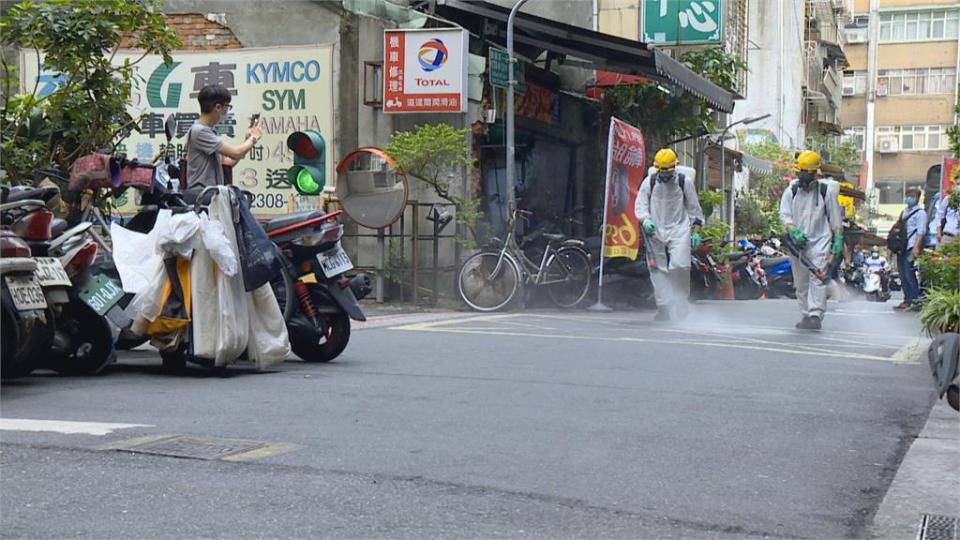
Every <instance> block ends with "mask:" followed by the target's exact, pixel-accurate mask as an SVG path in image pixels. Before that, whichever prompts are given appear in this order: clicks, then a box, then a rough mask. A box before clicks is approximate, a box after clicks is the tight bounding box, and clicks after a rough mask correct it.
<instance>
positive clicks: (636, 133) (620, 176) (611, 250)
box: [603, 118, 647, 260]
mask: <svg viewBox="0 0 960 540" xmlns="http://www.w3.org/2000/svg"><path fill="white" fill-rule="evenodd" d="M646 156H647V151H646V144H645V143H644V141H643V132H641V131H640V130H639V129H638V128H635V127H633V126H631V125H630V124H627V123H626V122H623V121H622V120H618V119H617V118H611V119H610V136H609V139H608V144H607V182H606V195H605V199H606V208H605V209H604V214H603V215H604V223H603V255H604V256H605V257H629V258H630V259H633V260H636V258H637V254H638V253H639V252H640V228H639V225H638V223H637V216H636V215H635V214H634V206H635V204H636V201H637V192H638V191H639V190H640V183H641V182H643V179H644V178H645V177H646V175H647V167H646V161H647V157H646Z"/></svg>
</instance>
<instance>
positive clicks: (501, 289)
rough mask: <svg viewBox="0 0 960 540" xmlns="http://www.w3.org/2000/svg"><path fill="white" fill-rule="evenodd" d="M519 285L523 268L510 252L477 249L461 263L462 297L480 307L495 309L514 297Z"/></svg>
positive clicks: (458, 284) (459, 281)
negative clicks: (478, 250)
mask: <svg viewBox="0 0 960 540" xmlns="http://www.w3.org/2000/svg"><path fill="white" fill-rule="evenodd" d="M519 288H520V269H519V268H517V263H516V262H515V261H514V260H513V258H512V257H510V256H509V255H506V254H504V255H503V257H502V259H501V256H500V252H484V253H477V254H476V255H474V256H473V257H470V258H469V259H467V260H466V261H465V262H464V263H463V266H461V267H460V274H459V276H458V278H457V290H458V291H459V292H460V298H463V301H464V302H465V303H466V304H467V305H468V306H470V307H471V308H473V309H475V310H477V311H496V310H498V309H502V308H503V307H504V306H506V305H507V304H509V303H510V301H511V300H513V297H514V295H516V294H517V290H518V289H519Z"/></svg>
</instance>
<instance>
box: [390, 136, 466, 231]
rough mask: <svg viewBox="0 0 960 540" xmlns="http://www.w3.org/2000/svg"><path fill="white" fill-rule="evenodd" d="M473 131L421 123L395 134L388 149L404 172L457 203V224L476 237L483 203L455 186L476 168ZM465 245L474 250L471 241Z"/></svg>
mask: <svg viewBox="0 0 960 540" xmlns="http://www.w3.org/2000/svg"><path fill="white" fill-rule="evenodd" d="M469 131H470V130H469V129H457V128H454V127H453V126H450V125H449V124H421V125H418V126H415V127H414V128H413V129H412V130H410V131H397V132H394V134H393V137H392V138H391V140H390V144H388V145H387V147H386V148H384V150H385V151H386V152H387V153H388V154H390V156H392V157H393V159H395V160H397V164H398V165H400V168H401V169H403V170H404V172H406V173H407V174H409V175H412V176H415V177H417V178H419V179H420V180H422V181H423V182H425V183H427V184H428V185H429V186H430V187H432V188H433V190H434V191H435V192H436V194H437V196H439V197H440V198H441V199H444V200H445V201H448V202H451V203H453V204H454V206H455V207H456V209H457V212H456V222H457V224H458V225H462V226H464V227H466V228H467V229H468V230H470V232H471V233H473V236H476V227H477V224H478V223H479V221H480V218H481V217H482V216H483V213H482V212H481V211H480V209H479V208H480V201H479V200H477V199H469V198H467V197H466V196H463V197H461V196H459V195H456V194H455V193H454V191H455V189H454V184H451V182H452V181H453V180H459V179H461V178H462V176H461V175H462V173H463V168H464V167H466V166H469V165H473V159H472V158H471V157H470V146H469V145H468V144H467V136H468V133H469ZM458 241H459V240H458ZM461 244H463V245H464V246H465V247H474V245H475V242H474V240H472V239H468V240H466V241H462V242H461Z"/></svg>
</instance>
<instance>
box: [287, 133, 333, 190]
mask: <svg viewBox="0 0 960 540" xmlns="http://www.w3.org/2000/svg"><path fill="white" fill-rule="evenodd" d="M287 148H289V149H290V150H293V167H290V169H289V170H287V182H288V183H289V184H290V185H292V186H293V187H294V188H296V190H297V191H298V192H299V193H300V194H302V195H319V194H320V192H321V191H323V186H324V184H326V183H327V145H326V143H325V142H323V136H322V135H320V133H318V132H316V131H313V130H307V131H297V132H295V133H291V134H290V136H289V137H287Z"/></svg>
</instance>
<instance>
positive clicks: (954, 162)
mask: <svg viewBox="0 0 960 540" xmlns="http://www.w3.org/2000/svg"><path fill="white" fill-rule="evenodd" d="M958 169H960V158H949V157H945V158H943V168H942V172H941V175H940V193H946V192H947V191H949V189H950V188H953V187H955V186H956V184H957V176H958V173H957V170H958Z"/></svg>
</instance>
